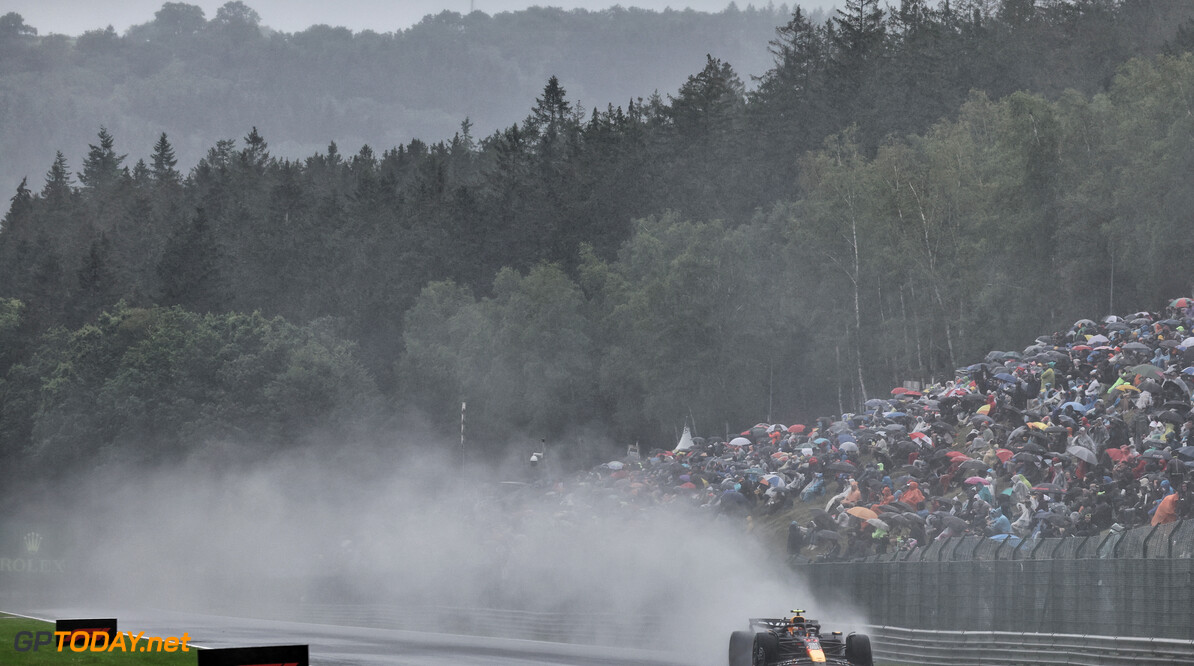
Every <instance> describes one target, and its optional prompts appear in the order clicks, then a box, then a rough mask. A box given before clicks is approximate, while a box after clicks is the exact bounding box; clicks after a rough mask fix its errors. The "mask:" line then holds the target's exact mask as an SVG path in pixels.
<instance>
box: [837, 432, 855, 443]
mask: <svg viewBox="0 0 1194 666" xmlns="http://www.w3.org/2000/svg"><path fill="white" fill-rule="evenodd" d="M857 441H858V440H856V439H854V435H851V434H850V433H847V432H843V433H842V434H840V435H838V436H837V443H838V444H844V443H846V442H857Z"/></svg>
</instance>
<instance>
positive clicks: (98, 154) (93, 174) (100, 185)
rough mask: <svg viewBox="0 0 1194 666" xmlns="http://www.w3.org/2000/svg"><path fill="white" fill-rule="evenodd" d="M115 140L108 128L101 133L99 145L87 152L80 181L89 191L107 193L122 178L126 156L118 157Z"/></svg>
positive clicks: (101, 129) (101, 130) (92, 146)
mask: <svg viewBox="0 0 1194 666" xmlns="http://www.w3.org/2000/svg"><path fill="white" fill-rule="evenodd" d="M114 145H115V139H113V138H112V135H111V134H109V133H108V130H107V128H104V127H101V128H100V131H99V145H98V146H97V145H94V144H92V145H91V146H89V148H90V150H88V152H87V159H85V160H83V170H82V171H80V172H79V181H80V182H81V183H83V185H85V186H87V187H88V188H89V189H93V190H98V191H101V192H106V191H108V190H110V189H111V188H112V187H113V186H114V185H115V184H116V182H117V181H118V180H119V178H120V173H121V170H120V169H121V163H122V162H124V158H125V155H117V154H116V151H115V150H113V146H114Z"/></svg>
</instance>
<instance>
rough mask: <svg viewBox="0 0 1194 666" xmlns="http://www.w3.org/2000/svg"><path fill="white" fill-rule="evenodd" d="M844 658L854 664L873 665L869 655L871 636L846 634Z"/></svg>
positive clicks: (873, 661) (860, 665)
mask: <svg viewBox="0 0 1194 666" xmlns="http://www.w3.org/2000/svg"><path fill="white" fill-rule="evenodd" d="M846 659H847V660H848V661H849V662H850V663H851V664H853V665H854V666H875V660H874V658H873V657H872V656H871V637H870V636H867V635H866V634H850V635H849V636H846Z"/></svg>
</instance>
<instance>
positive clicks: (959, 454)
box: [945, 451, 970, 460]
mask: <svg viewBox="0 0 1194 666" xmlns="http://www.w3.org/2000/svg"><path fill="white" fill-rule="evenodd" d="M945 457H946V458H949V459H950V460H958V459H961V460H970V456H968V455H966V454H965V453H962V452H961V451H949V452H947V453H946V454H945Z"/></svg>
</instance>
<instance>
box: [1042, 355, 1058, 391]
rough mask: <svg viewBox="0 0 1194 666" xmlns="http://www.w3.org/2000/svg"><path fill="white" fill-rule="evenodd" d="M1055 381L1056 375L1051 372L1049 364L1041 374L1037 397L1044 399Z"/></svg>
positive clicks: (1051, 368)
mask: <svg viewBox="0 0 1194 666" xmlns="http://www.w3.org/2000/svg"><path fill="white" fill-rule="evenodd" d="M1056 381H1057V373H1056V372H1054V371H1053V364H1052V363H1050V364H1049V367H1048V368H1046V369H1045V371H1044V372H1042V373H1041V390H1040V393H1039V394H1038V395H1040V397H1042V398H1043V397H1045V396H1046V395H1048V393H1049V391H1050V390H1051V389H1052V388H1053V384H1054V383H1055V382H1056Z"/></svg>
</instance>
